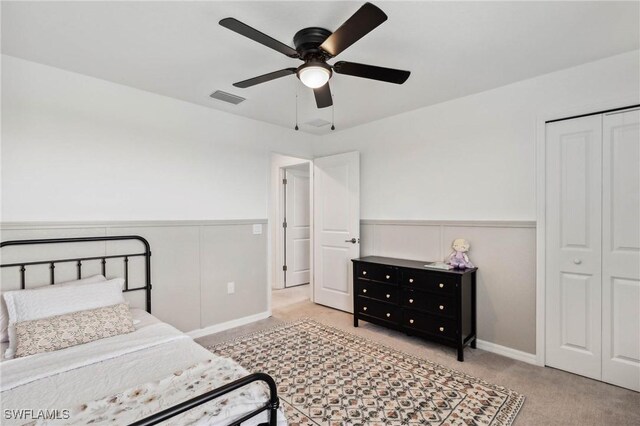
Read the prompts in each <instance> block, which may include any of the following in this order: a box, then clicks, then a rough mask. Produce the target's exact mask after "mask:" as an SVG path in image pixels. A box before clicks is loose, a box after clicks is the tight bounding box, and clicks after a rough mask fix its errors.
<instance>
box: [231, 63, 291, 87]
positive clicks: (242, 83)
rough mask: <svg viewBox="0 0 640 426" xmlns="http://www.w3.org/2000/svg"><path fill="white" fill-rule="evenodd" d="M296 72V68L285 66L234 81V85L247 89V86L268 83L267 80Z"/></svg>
mask: <svg viewBox="0 0 640 426" xmlns="http://www.w3.org/2000/svg"><path fill="white" fill-rule="evenodd" d="M295 73H296V69H295V68H285V69H283V70H280V71H274V72H270V73H268V74H264V75H261V76H258V77H253V78H250V79H248V80H244V81H239V82H237V83H233V85H234V86H236V87H239V88H241V89H246V88H247V87H251V86H255V85H256V84H260V83H266V82H267V81H271V80H275V79H276V78H280V77H286V76H288V75H291V74H295Z"/></svg>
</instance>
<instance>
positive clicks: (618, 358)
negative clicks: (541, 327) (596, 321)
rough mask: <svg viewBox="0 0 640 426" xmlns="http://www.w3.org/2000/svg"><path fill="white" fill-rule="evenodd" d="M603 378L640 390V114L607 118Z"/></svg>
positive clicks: (605, 142)
mask: <svg viewBox="0 0 640 426" xmlns="http://www.w3.org/2000/svg"><path fill="white" fill-rule="evenodd" d="M602 159H603V169H602V172H603V179H602V187H603V218H602V219H603V222H602V223H603V230H602V236H603V238H602V239H603V244H602V380H604V381H605V382H609V383H613V384H616V385H619V386H624V387H626V388H630V389H634V390H636V391H640V111H637V110H636V111H627V112H618V113H613V114H610V115H605V116H604V118H603V156H602Z"/></svg>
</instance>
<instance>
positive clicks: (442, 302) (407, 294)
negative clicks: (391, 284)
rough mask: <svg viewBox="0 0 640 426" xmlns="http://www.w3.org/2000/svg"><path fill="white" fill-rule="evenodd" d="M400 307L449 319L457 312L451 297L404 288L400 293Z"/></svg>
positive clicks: (453, 299)
mask: <svg viewBox="0 0 640 426" xmlns="http://www.w3.org/2000/svg"><path fill="white" fill-rule="evenodd" d="M402 305H403V306H405V307H407V308H412V309H419V310H422V311H426V312H429V313H431V314H434V315H438V316H445V317H449V318H455V316H456V312H457V309H456V302H455V298H453V297H450V296H441V295H437V294H432V293H425V292H422V291H415V290H411V289H408V288H404V289H403V291H402Z"/></svg>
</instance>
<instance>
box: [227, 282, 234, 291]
mask: <svg viewBox="0 0 640 426" xmlns="http://www.w3.org/2000/svg"><path fill="white" fill-rule="evenodd" d="M235 292H236V283H234V282H233V281H232V282H230V283H227V294H233V293H235Z"/></svg>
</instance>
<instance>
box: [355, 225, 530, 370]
mask: <svg viewBox="0 0 640 426" xmlns="http://www.w3.org/2000/svg"><path fill="white" fill-rule="evenodd" d="M360 234H361V250H362V253H361V254H362V256H370V255H376V256H387V257H397V258H407V259H414V260H425V261H434V260H436V261H437V260H444V259H445V257H447V256H448V255H449V254H450V253H451V243H452V241H453V240H454V239H456V238H465V239H467V240H469V242H470V243H471V250H470V252H469V257H470V258H471V261H472V262H474V263H475V265H476V266H478V268H479V270H478V277H477V285H478V300H477V308H478V339H479V341H482V342H483V345H484V349H487V350H492V349H495V348H499V349H500V351H498V350H492V351H493V352H497V353H500V354H502V355H505V356H510V355H509V354H515V353H518V354H519V355H518V357H514V356H511V357H512V358H516V359H522V358H523V357H524V358H527V360H529V359H530V358H528V357H527V356H524V355H522V356H521V354H535V350H536V324H535V323H536V316H535V315H536V311H535V308H536V272H535V266H536V243H535V234H536V229H535V223H534V222H528V221H522V222H517V221H495V222H493V221H427V220H425V221H419V220H407V221H402V220H362V221H361V229H360ZM479 347H480V346H479ZM505 348H506V349H505ZM507 349H508V350H507ZM510 351H511V352H510ZM513 351H516V352H513Z"/></svg>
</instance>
